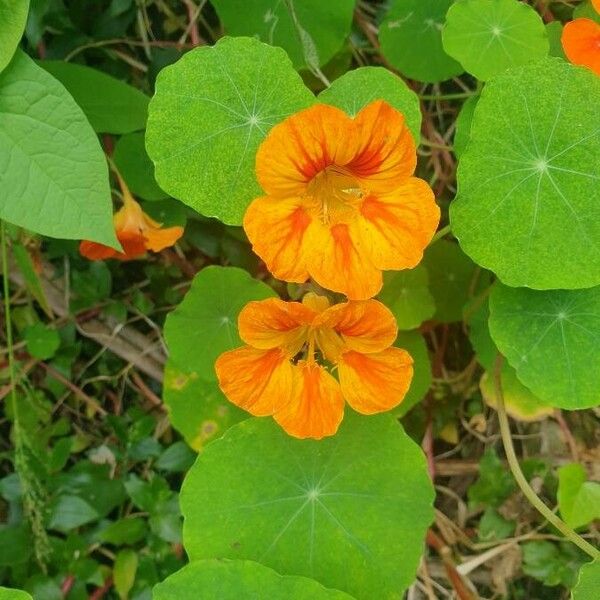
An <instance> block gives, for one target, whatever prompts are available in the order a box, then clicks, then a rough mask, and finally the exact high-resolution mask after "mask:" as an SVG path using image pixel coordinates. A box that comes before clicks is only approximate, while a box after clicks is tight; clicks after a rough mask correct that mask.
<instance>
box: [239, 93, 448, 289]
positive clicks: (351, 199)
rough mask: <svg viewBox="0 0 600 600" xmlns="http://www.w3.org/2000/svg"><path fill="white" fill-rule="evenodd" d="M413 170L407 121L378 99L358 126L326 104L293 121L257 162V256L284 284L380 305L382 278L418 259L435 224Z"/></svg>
mask: <svg viewBox="0 0 600 600" xmlns="http://www.w3.org/2000/svg"><path fill="white" fill-rule="evenodd" d="M416 163H417V155H416V148H415V143H414V141H413V138H412V136H411V134H410V131H409V130H408V128H407V127H406V124H405V122H404V116H403V115H402V114H401V113H400V112H398V111H397V110H395V109H394V108H392V107H391V106H390V105H388V104H387V103H385V102H383V101H381V100H378V101H376V102H372V103H371V104H369V105H368V106H366V107H365V108H363V109H362V110H361V111H360V112H359V113H358V115H357V116H356V118H354V119H351V118H350V117H349V116H347V115H346V114H345V113H344V112H343V111H341V110H339V109H338V108H334V107H332V106H326V105H323V104H317V105H315V106H313V107H311V108H308V109H306V110H303V111H301V112H299V113H297V114H295V115H293V116H291V117H289V118H287V119H286V120H285V121H283V122H282V123H280V124H279V125H276V126H275V127H274V128H273V129H272V130H271V131H270V133H269V135H268V136H267V138H266V139H265V140H264V142H263V143H262V144H261V146H260V148H259V149H258V153H257V156H256V174H257V178H258V181H259V183H260V185H261V186H262V188H263V190H264V191H265V193H266V196H262V197H260V198H256V199H255V200H254V201H253V202H252V203H251V204H250V206H249V207H248V210H247V211H246V215H245V217H244V229H245V230H246V233H247V234H248V238H249V239H250V241H251V242H252V247H253V249H254V251H255V252H256V253H257V254H258V255H259V256H260V257H261V258H262V259H263V260H264V261H265V263H266V265H267V267H268V268H269V270H270V271H271V272H272V273H273V274H274V275H275V276H276V277H278V278H279V279H283V280H285V281H293V282H298V283H301V282H304V281H306V280H307V279H308V278H309V277H312V278H313V279H314V280H315V281H316V282H317V283H319V284H320V285H322V286H323V287H325V288H328V289H330V290H334V291H336V292H342V293H344V294H346V296H348V298H350V299H352V300H364V299H367V298H370V297H372V296H374V295H375V294H377V292H378V291H379V290H380V288H381V285H382V276H381V271H382V270H387V269H406V268H411V267H414V266H415V265H416V264H417V263H418V262H419V261H420V260H421V258H422V256H423V250H424V248H425V247H426V246H427V244H428V243H429V241H430V240H431V238H432V236H433V234H434V232H435V230H436V228H437V225H438V222H439V216H440V211H439V208H438V206H437V205H436V203H435V199H434V195H433V192H432V190H431V188H430V187H429V185H427V183H426V182H425V181H423V180H422V179H418V178H416V177H413V173H414V171H415V167H416Z"/></svg>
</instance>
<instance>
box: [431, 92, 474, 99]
mask: <svg viewBox="0 0 600 600" xmlns="http://www.w3.org/2000/svg"><path fill="white" fill-rule="evenodd" d="M476 94H477V90H473V91H472V92H457V93H455V94H419V99H421V100H461V99H463V98H470V97H471V96H475V95H476Z"/></svg>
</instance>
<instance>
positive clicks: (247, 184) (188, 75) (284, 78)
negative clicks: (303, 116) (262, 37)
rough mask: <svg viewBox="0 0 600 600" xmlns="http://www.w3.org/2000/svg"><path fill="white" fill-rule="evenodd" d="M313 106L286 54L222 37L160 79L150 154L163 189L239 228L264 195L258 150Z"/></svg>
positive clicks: (168, 69) (254, 42)
mask: <svg viewBox="0 0 600 600" xmlns="http://www.w3.org/2000/svg"><path fill="white" fill-rule="evenodd" d="M312 102H313V96H312V94H311V93H310V91H309V90H308V89H307V88H306V87H304V84H303V83H302V80H301V79H300V76H299V75H298V74H297V73H296V72H295V71H294V69H293V67H292V65H291V63H290V61H289V59H288V57H287V56H286V54H285V52H284V51H283V50H281V49H280V48H273V47H271V46H267V45H266V44H262V43H261V42H259V41H258V40H254V39H249V38H222V39H221V40H219V42H217V44H215V45H214V46H212V47H209V46H204V47H202V48H197V49H195V50H192V51H191V52H188V53H187V54H185V55H184V56H183V57H182V58H181V59H179V60H178V61H177V62H176V63H175V64H174V65H172V66H170V67H166V68H165V69H163V70H162V71H161V72H160V75H159V76H158V79H157V81H156V95H155V96H154V98H153V99H152V101H151V103H150V116H149V119H148V130H147V134H146V147H147V150H148V154H149V155H150V158H151V159H152V160H153V161H154V164H155V166H156V179H157V181H158V183H159V184H160V187H161V188H162V189H164V190H165V191H166V192H168V193H169V194H170V195H172V196H174V197H175V198H179V199H180V200H181V201H182V202H185V203H186V204H187V205H189V206H191V207H192V208H193V209H195V210H197V211H198V212H200V213H202V214H204V215H206V216H209V217H217V218H218V219H220V220H221V221H223V222H225V223H228V224H230V225H240V224H241V222H242V218H243V216H244V212H245V210H246V207H247V206H248V204H249V203H250V202H251V201H252V200H253V199H254V197H255V196H257V195H259V194H260V188H259V186H258V183H257V182H256V177H255V175H254V159H255V154H256V150H257V148H258V146H259V144H260V142H262V140H263V139H264V138H265V136H266V134H267V132H268V130H269V129H271V127H272V126H273V125H275V124H276V123H277V122H279V121H281V120H282V119H283V118H285V117H286V116H288V115H290V114H292V113H294V112H297V111H298V110H300V109H302V108H306V107H307V106H309V105H310V104H311V103H312Z"/></svg>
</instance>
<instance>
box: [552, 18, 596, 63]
mask: <svg viewBox="0 0 600 600" xmlns="http://www.w3.org/2000/svg"><path fill="white" fill-rule="evenodd" d="M561 41H562V45H563V48H564V51H565V54H566V55H567V58H568V59H569V60H570V61H571V62H572V63H573V64H576V65H582V66H584V67H588V68H589V69H591V70H592V71H594V73H596V74H597V75H600V24H598V23H595V22H594V21H592V20H591V19H575V20H574V21H570V22H569V23H567V24H566V25H565V27H564V29H563V32H562V37H561Z"/></svg>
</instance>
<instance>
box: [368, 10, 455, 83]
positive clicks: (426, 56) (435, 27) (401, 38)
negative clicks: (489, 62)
mask: <svg viewBox="0 0 600 600" xmlns="http://www.w3.org/2000/svg"><path fill="white" fill-rule="evenodd" d="M453 2H454V0H393V2H392V4H391V7H390V11H389V13H388V14H387V15H386V17H385V19H384V20H383V22H382V23H381V26H380V27H379V41H380V42H381V51H382V52H383V54H384V55H385V57H386V58H387V59H388V60H389V61H390V62H391V63H392V65H394V67H396V68H397V69H398V70H399V71H400V72H401V73H402V74H403V75H406V76H407V77H410V78H411V79H417V80H419V81H426V82H437V81H443V80H445V79H450V78H451V77H454V76H455V75H460V74H461V73H462V71H463V69H462V67H461V66H460V64H459V63H458V62H457V61H455V60H454V59H453V58H452V57H450V56H448V54H446V52H445V51H444V48H443V46H442V34H441V31H442V27H443V25H444V21H445V19H446V12H447V10H448V8H449V7H450V6H451V5H452V3H453Z"/></svg>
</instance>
